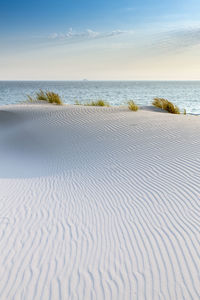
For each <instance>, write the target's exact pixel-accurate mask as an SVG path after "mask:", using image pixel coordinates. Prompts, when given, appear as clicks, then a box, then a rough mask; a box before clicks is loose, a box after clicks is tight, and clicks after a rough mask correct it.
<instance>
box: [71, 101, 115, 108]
mask: <svg viewBox="0 0 200 300" xmlns="http://www.w3.org/2000/svg"><path fill="white" fill-rule="evenodd" d="M75 105H84V106H107V107H109V106H110V104H109V103H108V102H106V101H104V100H97V101H91V102H86V103H83V104H82V103H80V102H79V101H78V100H76V101H75Z"/></svg>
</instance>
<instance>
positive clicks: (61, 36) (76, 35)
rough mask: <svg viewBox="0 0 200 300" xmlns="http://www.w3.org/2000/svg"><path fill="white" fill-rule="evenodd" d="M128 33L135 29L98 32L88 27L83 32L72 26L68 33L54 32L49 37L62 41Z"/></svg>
mask: <svg viewBox="0 0 200 300" xmlns="http://www.w3.org/2000/svg"><path fill="white" fill-rule="evenodd" d="M127 33H133V31H125V30H113V31H108V32H97V31H93V30H91V29H87V30H85V31H82V32H77V31H75V30H73V29H72V28H70V29H69V30H68V31H67V32H66V33H53V34H51V35H49V39H52V40H62V41H70V40H92V39H99V38H108V37H113V36H118V35H122V34H127Z"/></svg>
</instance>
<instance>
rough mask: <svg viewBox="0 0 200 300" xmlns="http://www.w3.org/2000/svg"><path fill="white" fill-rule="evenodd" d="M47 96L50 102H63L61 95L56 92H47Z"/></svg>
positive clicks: (58, 103)
mask: <svg viewBox="0 0 200 300" xmlns="http://www.w3.org/2000/svg"><path fill="white" fill-rule="evenodd" d="M46 97H47V101H48V102H49V103H55V104H57V105H62V104H63V103H62V100H61V98H60V96H59V95H58V94H56V93H54V92H46Z"/></svg>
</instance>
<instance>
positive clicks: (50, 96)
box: [27, 90, 63, 105]
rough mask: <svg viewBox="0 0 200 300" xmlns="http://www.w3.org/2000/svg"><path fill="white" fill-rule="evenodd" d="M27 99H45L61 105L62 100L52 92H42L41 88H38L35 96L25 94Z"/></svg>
mask: <svg viewBox="0 0 200 300" xmlns="http://www.w3.org/2000/svg"><path fill="white" fill-rule="evenodd" d="M27 97H28V101H31V102H33V101H37V100H39V101H40V100H41V101H47V102H49V103H55V104H57V105H62V104H63V103H62V100H61V98H60V96H59V95H58V94H56V93H54V92H48V91H47V92H44V91H43V90H39V92H37V93H36V96H35V98H33V97H31V96H30V95H28V96H27Z"/></svg>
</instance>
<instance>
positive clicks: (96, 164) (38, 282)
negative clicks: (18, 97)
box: [0, 104, 200, 300]
mask: <svg viewBox="0 0 200 300" xmlns="http://www.w3.org/2000/svg"><path fill="white" fill-rule="evenodd" d="M199 200H200V117H198V116H190V115H186V116H184V115H172V114H168V113H164V112H156V111H153V110H151V109H141V110H139V111H138V112H131V111H128V108H126V107H109V108H107V107H105V108H104V107H86V106H75V105H74V106H73V105H65V106H61V107H60V106H54V105H43V104H29V105H24V104H20V105H8V106H1V107H0V299H1V300H11V299H14V300H16V299H17V300H18V299H19V300H22V299H23V300H32V299H38V300H40V299H42V300H43V299H44V300H49V299H53V300H59V299H64V300H68V299H80V300H82V299H86V300H89V299H99V300H102V299H114V300H126V299H130V300H135V299H138V300H143V299H145V300H151V299H161V300H164V299H165V300H176V299H177V300H182V299H186V300H189V299H195V300H199V299H200V284H199V283H200V282H199V270H200V260H199V250H200V244H199V240H200V239H199V238H200V235H199V229H200V228H199V220H200V210H199Z"/></svg>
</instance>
